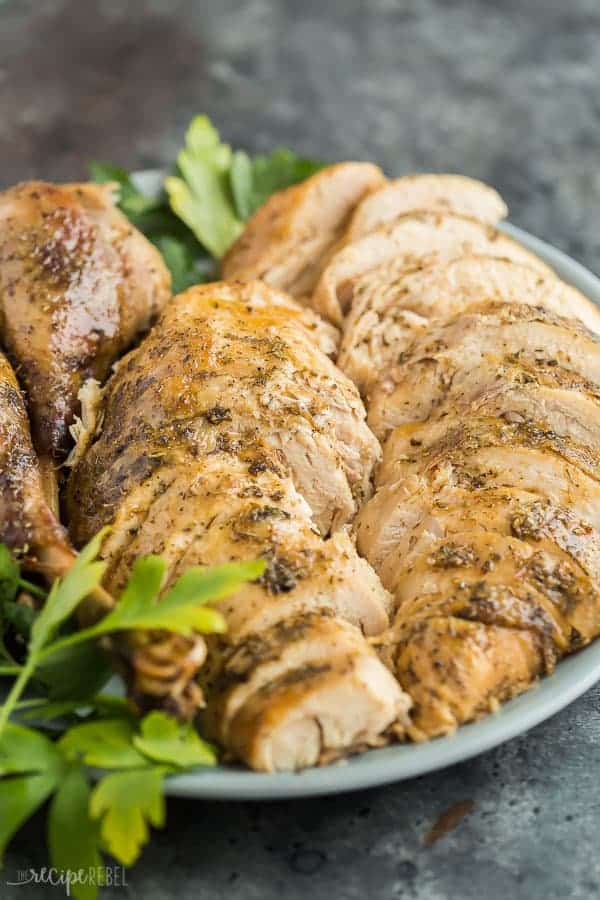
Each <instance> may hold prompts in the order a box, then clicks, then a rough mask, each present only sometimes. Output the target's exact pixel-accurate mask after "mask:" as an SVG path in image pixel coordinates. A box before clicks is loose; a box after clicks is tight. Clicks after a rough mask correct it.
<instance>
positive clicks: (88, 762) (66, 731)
mask: <svg viewBox="0 0 600 900" xmlns="http://www.w3.org/2000/svg"><path fill="white" fill-rule="evenodd" d="M105 533H106V531H105V530H103V531H101V532H100V533H99V534H98V535H96V537H95V538H93V539H92V540H91V541H90V543H89V544H88V545H87V546H86V547H84V549H83V550H82V551H81V553H80V554H79V556H78V557H77V559H76V561H75V563H74V564H73V566H72V568H71V569H70V570H69V572H67V574H66V575H65V576H64V577H63V578H62V579H57V580H56V581H55V583H54V585H53V586H52V588H51V590H50V592H49V594H48V596H47V597H46V598H45V602H44V605H43V606H42V608H41V610H40V612H38V613H35V612H34V611H33V610H32V609H31V608H30V607H29V606H26V607H23V608H25V609H27V610H28V619H27V620H25V619H24V618H23V617H19V616H18V615H17V610H18V608H19V607H22V606H23V605H22V604H21V603H19V592H20V591H22V590H24V589H25V590H27V591H28V593H33V591H32V590H31V588H32V586H33V585H32V583H30V582H28V581H27V580H26V579H24V578H22V576H21V573H20V568H19V565H18V563H17V562H16V561H15V560H14V559H13V558H12V556H11V555H10V553H9V552H8V551H7V550H6V548H5V547H4V546H3V545H0V635H2V637H3V641H2V643H1V645H0V658H1V659H2V660H3V665H2V668H0V675H7V676H12V677H13V680H12V683H11V684H10V688H9V690H8V694H7V696H6V699H5V700H4V703H3V704H2V705H1V706H0V810H2V815H1V816H0V857H1V855H2V853H3V851H4V849H5V847H6V845H7V844H8V842H9V841H10V840H11V838H12V837H13V835H14V834H15V833H16V831H18V829H19V828H20V827H21V825H22V824H23V823H24V822H25V821H26V820H27V819H28V818H29V817H30V816H31V815H32V814H33V813H34V812H35V811H36V810H37V809H38V808H39V807H40V806H41V805H42V804H43V803H44V802H46V801H47V800H49V799H50V805H49V812H48V848H49V852H50V858H51V861H52V865H53V866H55V867H56V868H57V869H59V870H61V871H63V872H64V873H66V874H65V878H66V879H67V880H69V879H70V882H69V890H70V892H71V894H72V895H73V896H74V897H75V898H76V900H93V898H94V897H95V896H96V894H97V886H96V884H95V883H91V882H90V880H87V879H85V878H79V877H78V875H77V873H78V872H81V871H83V872H86V871H88V870H90V869H94V870H96V869H98V867H101V865H102V858H103V857H102V855H103V854H104V853H109V854H110V855H111V856H112V857H114V858H115V859H116V860H117V861H119V862H120V863H122V864H123V865H131V864H132V863H133V862H135V860H136V859H137V857H138V855H139V853H140V850H141V848H142V847H143V845H144V844H145V843H146V841H147V840H148V836H149V828H150V826H154V827H160V826H162V825H163V824H164V819H165V802H164V791H163V787H164V780H165V778H166V777H168V776H169V775H172V774H175V773H177V772H181V771H183V770H185V769H189V768H191V767H195V766H212V765H215V763H216V753H215V750H214V749H213V748H212V747H211V746H210V745H209V744H207V743H206V742H205V741H204V740H202V738H201V737H200V736H199V735H198V733H197V732H196V730H195V729H194V727H193V726H192V725H189V724H185V725H182V724H180V723H178V722H177V721H176V720H175V719H173V718H171V717H170V716H168V715H167V714H166V713H163V712H158V711H156V712H152V713H150V714H149V715H147V716H146V717H145V718H143V719H142V720H141V721H140V720H137V719H135V717H134V716H133V715H132V714H131V712H130V710H129V708H128V706H127V704H126V702H125V701H124V700H123V699H122V698H121V697H119V696H113V695H111V694H110V693H102V688H103V687H104V686H105V684H106V681H107V679H108V678H109V677H110V669H109V667H108V665H107V661H106V659H105V657H104V655H103V654H102V652H101V651H100V649H99V648H98V646H97V643H96V641H95V639H97V638H99V637H102V636H104V635H107V634H110V633H114V632H123V631H131V630H146V629H158V630H163V631H171V632H175V633H177V634H181V635H185V636H189V635H190V634H192V633H193V632H195V633H198V632H200V633H214V632H222V631H223V630H224V628H225V623H224V620H223V617H222V616H221V614H220V613H219V612H218V611H217V610H215V609H212V608H211V607H210V606H209V604H210V603H211V602H214V601H216V600H219V599H221V598H224V597H227V596H229V595H231V594H233V593H235V591H237V590H239V588H240V587H241V585H242V584H244V583H245V582H247V581H252V580H255V579H256V578H258V577H260V575H261V574H262V572H263V571H264V568H265V562H264V560H256V561H252V562H243V563H229V564H226V565H223V566H216V567H212V568H205V567H200V566H196V567H193V568H190V569H188V570H187V571H186V572H185V573H184V574H183V575H182V576H181V577H180V578H179V579H178V580H177V581H176V582H175V583H174V584H173V586H172V587H171V588H170V589H169V590H168V591H166V592H165V593H164V594H163V596H162V597H161V596H160V593H161V588H162V585H163V582H164V576H165V571H166V563H165V561H164V560H163V559H162V558H161V557H158V556H147V557H143V558H140V559H138V560H137V562H136V563H135V565H134V567H133V570H132V573H131V577H130V579H129V581H128V583H127V585H126V587H125V589H124V590H123V592H122V594H121V596H120V598H119V599H118V601H117V602H116V603H115V606H114V608H113V609H112V610H111V611H110V612H109V613H108V614H107V615H105V616H104V618H103V619H101V620H100V621H99V622H98V623H97V624H95V625H92V626H90V627H89V628H86V629H83V630H77V629H76V628H75V627H74V625H73V622H72V616H73V613H74V612H75V610H76V608H77V606H78V605H79V604H80V603H81V602H82V601H83V600H84V598H86V597H87V596H88V595H89V594H90V592H92V591H93V590H94V588H95V587H96V586H97V585H99V584H100V582H101V580H102V577H103V575H104V572H105V568H106V563H105V562H104V561H102V560H100V559H98V552H99V550H100V546H101V544H102V540H103V538H104V537H105ZM35 587H36V588H37V590H36V595H39V594H44V593H45V592H44V591H43V589H41V588H39V587H37V586H35ZM7 635H8V637H9V639H10V637H11V635H12V637H14V636H15V635H16V636H17V637H18V638H19V640H20V642H21V645H23V643H24V642H25V643H26V649H25V652H24V653H23V654H21V656H22V661H21V662H19V661H17V659H16V658H15V657H16V656H17V655H18V654H17V653H15V654H14V655H13V653H12V652H11V651H10V650H9V649H8V645H9V643H10V641H9V640H5V639H4V638H5V637H6V636H7ZM4 663H6V665H4ZM69 686H70V694H69ZM26 689H27V690H28V692H29V694H33V696H28V697H27V698H26V699H22V698H23V694H24V692H25V690H26ZM30 720H34V721H35V723H36V724H35V725H32V726H28V725H26V724H24V723H25V722H28V721H30ZM57 733H58V734H59V737H58V739H57V738H56V735H57ZM89 767H94V769H96V770H101V772H100V773H97V775H98V777H97V780H96V782H95V783H94V784H93V783H92V780H91V775H90V769H89Z"/></svg>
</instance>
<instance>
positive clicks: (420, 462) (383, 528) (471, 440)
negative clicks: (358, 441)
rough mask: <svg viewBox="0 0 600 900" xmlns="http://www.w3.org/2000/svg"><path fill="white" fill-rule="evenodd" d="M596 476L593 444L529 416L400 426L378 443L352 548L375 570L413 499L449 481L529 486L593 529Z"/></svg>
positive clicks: (410, 522) (598, 510) (410, 520)
mask: <svg viewBox="0 0 600 900" xmlns="http://www.w3.org/2000/svg"><path fill="white" fill-rule="evenodd" d="M407 431H408V432H409V433H408V434H407V433H406V432H407ZM598 475H599V473H598V453H597V451H595V450H590V449H589V448H587V447H585V446H581V445H577V444H575V443H574V442H573V441H571V440H569V439H568V438H566V437H564V436H559V435H556V434H554V433H552V432H545V431H544V430H543V429H540V428H536V427H535V426H532V424H531V423H518V424H508V423H504V422H502V421H501V420H497V419H477V418H467V419H465V420H462V421H459V420H457V419H454V420H452V421H451V422H448V423H444V422H443V421H442V422H433V423H431V424H428V423H425V424H423V425H421V426H420V427H419V428H413V429H402V428H399V429H397V430H396V431H395V432H394V433H393V434H392V435H391V436H390V438H389V439H388V441H387V442H386V445H385V447H384V461H383V464H382V466H381V467H380V470H379V473H378V483H379V485H380V487H379V488H378V490H377V492H376V494H375V496H374V497H373V498H372V499H371V500H370V501H369V502H368V503H367V504H365V506H364V507H363V508H362V510H361V511H360V514H359V515H358V517H357V519H356V525H355V527H356V534H357V542H358V548H359V552H360V553H361V554H362V555H363V556H365V557H366V559H368V560H369V562H370V563H371V564H372V565H373V566H374V567H375V569H376V570H377V571H379V568H380V566H381V564H382V562H383V560H384V559H385V557H386V556H387V555H388V553H389V552H391V550H392V549H393V548H394V546H395V545H396V544H397V543H398V541H399V540H400V539H401V537H402V535H403V534H404V533H405V532H406V529H407V528H411V527H413V526H414V524H415V523H416V521H418V519H416V518H415V516H418V509H419V507H418V504H417V507H415V505H414V503H413V498H414V497H415V496H418V495H419V494H423V495H424V496H428V495H429V493H430V492H431V491H434V492H437V491H445V490H448V489H450V488H462V489H465V490H469V491H472V492H474V493H477V492H479V491H483V490H488V489H502V490H504V489H516V490H525V491H531V492H533V493H534V494H536V495H538V496H539V497H541V498H545V499H547V500H549V501H551V502H552V503H554V504H555V505H556V506H564V507H566V508H569V509H571V510H572V511H573V514H574V515H576V516H577V517H579V518H581V519H584V520H586V521H588V522H590V524H591V525H593V526H594V527H595V528H600V506H599V503H600V479H599V477H598ZM441 502H444V501H441Z"/></svg>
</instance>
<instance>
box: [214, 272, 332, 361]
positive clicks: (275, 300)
mask: <svg viewBox="0 0 600 900" xmlns="http://www.w3.org/2000/svg"><path fill="white" fill-rule="evenodd" d="M210 293H211V296H212V297H214V298H218V299H219V300H233V301H235V302H237V303H245V304H247V305H248V306H250V307H251V308H252V309H269V308H272V307H273V306H276V307H281V308H282V309H283V310H285V312H286V315H287V317H288V319H290V320H291V321H293V322H295V323H296V324H297V325H300V326H302V328H304V329H305V330H306V332H307V334H308V336H309V338H310V339H311V341H313V342H315V343H316V345H317V346H318V348H319V350H321V351H322V353H324V354H325V355H326V356H335V354H336V353H337V349H338V345H339V341H340V333H339V330H338V329H337V328H336V327H335V326H334V325H332V324H331V323H330V322H326V321H325V319H322V318H321V316H319V315H317V313H315V312H313V310H312V309H309V308H308V307H306V306H301V305H300V304H299V303H297V302H296V301H295V300H294V299H293V298H292V297H290V295H289V294H286V293H284V292H283V291H277V290H275V289H274V288H270V287H269V286H268V285H267V284H265V283H264V282H262V281H233V282H230V281H218V282H216V283H213V284H211V286H210Z"/></svg>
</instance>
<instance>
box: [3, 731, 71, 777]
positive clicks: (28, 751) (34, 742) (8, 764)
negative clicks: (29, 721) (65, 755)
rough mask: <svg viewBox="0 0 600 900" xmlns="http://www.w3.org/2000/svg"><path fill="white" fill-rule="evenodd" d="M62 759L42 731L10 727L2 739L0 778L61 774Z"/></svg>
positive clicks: (4, 732)
mask: <svg viewBox="0 0 600 900" xmlns="http://www.w3.org/2000/svg"><path fill="white" fill-rule="evenodd" d="M61 767H62V757H61V754H60V752H59V751H58V750H57V748H56V745H55V744H54V743H53V742H52V741H51V740H49V739H48V738H47V737H46V736H45V735H44V734H41V732H39V731H34V730H33V729H32V728H25V727H23V726H22V725H15V724H13V723H12V722H11V723H9V724H8V725H7V726H6V728H5V729H4V731H3V732H2V735H1V736H0V777H4V776H6V775H15V774H25V773H33V772H46V773H50V772H59V771H60V770H61Z"/></svg>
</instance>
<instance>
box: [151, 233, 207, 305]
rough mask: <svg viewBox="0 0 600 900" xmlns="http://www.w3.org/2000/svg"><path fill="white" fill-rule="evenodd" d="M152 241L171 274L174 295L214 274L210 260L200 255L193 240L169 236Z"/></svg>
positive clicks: (197, 246)
mask: <svg viewBox="0 0 600 900" xmlns="http://www.w3.org/2000/svg"><path fill="white" fill-rule="evenodd" d="M153 240H154V243H155V244H156V246H157V247H158V249H159V250H160V252H161V253H162V257H163V259H164V261H165V263H166V266H167V268H168V269H169V271H170V273H171V280H172V291H173V293H174V294H180V293H181V292H182V291H185V290H187V288H189V287H191V286H192V285H193V284H201V283H202V282H204V281H207V280H210V277H211V275H213V274H214V273H213V269H214V262H213V260H212V258H211V257H209V256H206V254H203V253H202V248H201V247H200V245H199V244H198V243H197V242H196V239H195V238H194V240H193V241H189V240H188V241H183V240H181V239H179V238H175V237H172V236H170V235H159V236H158V237H156V238H155V239H154V238H153Z"/></svg>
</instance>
